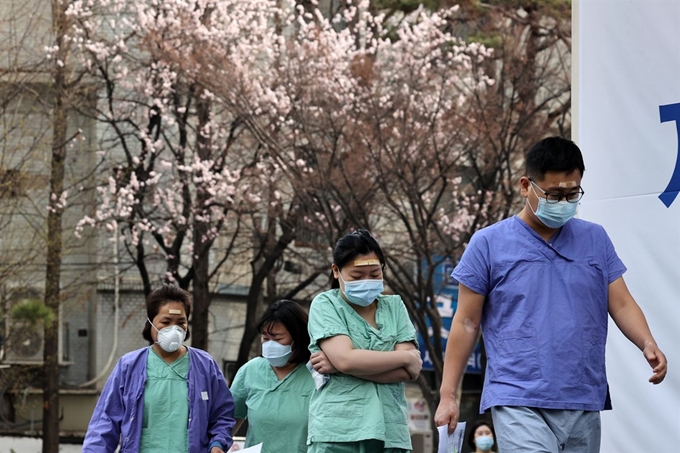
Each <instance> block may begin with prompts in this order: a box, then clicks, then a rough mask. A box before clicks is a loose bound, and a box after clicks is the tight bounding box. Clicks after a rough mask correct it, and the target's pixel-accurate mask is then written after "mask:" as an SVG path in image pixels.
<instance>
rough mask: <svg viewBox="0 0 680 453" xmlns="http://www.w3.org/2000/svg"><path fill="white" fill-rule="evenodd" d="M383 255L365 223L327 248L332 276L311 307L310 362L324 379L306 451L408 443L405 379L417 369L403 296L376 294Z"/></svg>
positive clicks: (397, 447)
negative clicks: (362, 228)
mask: <svg viewBox="0 0 680 453" xmlns="http://www.w3.org/2000/svg"><path fill="white" fill-rule="evenodd" d="M384 267H385V255H384V253H383V251H382V249H381V248H380V245H379V244H378V242H377V241H376V240H375V238H374V237H373V236H372V235H371V234H370V233H369V232H368V231H366V230H357V231H355V232H353V233H351V234H347V235H345V236H343V237H342V238H341V239H340V240H339V241H338V243H337V244H336V246H335V249H334V250H333V264H332V265H331V268H332V270H333V283H332V286H331V288H332V289H331V290H330V291H326V292H324V293H321V294H319V295H318V296H316V297H315V298H314V300H313V302H312V305H311V307H310V312H309V335H310V339H311V342H310V351H312V352H313V354H312V356H311V362H312V365H313V367H314V369H315V370H316V371H318V372H320V373H324V374H330V379H329V380H328V382H326V384H325V385H324V386H323V387H321V389H320V390H318V391H315V392H313V393H312V398H311V401H310V407H309V435H308V450H307V451H308V452H309V453H378V452H380V453H406V452H410V451H411V438H410V434H409V429H408V424H407V423H408V420H407V404H406V395H405V393H404V382H405V381H409V380H414V379H416V378H417V377H418V375H419V374H420V369H421V367H422V360H421V359H420V353H419V351H418V349H417V343H416V332H415V328H414V327H413V323H412V322H411V321H410V319H409V317H408V313H407V311H406V307H405V306H404V303H403V301H402V300H401V297H399V296H386V295H382V292H383V270H384Z"/></svg>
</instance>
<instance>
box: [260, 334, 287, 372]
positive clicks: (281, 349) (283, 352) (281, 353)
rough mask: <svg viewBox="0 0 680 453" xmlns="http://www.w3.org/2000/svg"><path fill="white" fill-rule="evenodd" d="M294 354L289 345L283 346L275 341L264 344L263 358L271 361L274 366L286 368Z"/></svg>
mask: <svg viewBox="0 0 680 453" xmlns="http://www.w3.org/2000/svg"><path fill="white" fill-rule="evenodd" d="M292 354H293V348H292V347H291V345H289V344H281V343H277V342H276V341H273V340H269V341H265V342H264V343H262V356H263V357H264V358H265V359H267V360H269V363H270V364H271V365H272V366H275V367H280V366H284V365H285V364H286V363H288V359H289V358H290V356H291V355H292Z"/></svg>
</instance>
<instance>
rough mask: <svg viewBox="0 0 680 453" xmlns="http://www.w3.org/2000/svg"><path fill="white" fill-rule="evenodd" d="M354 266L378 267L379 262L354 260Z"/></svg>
mask: <svg viewBox="0 0 680 453" xmlns="http://www.w3.org/2000/svg"><path fill="white" fill-rule="evenodd" d="M352 264H353V265H354V266H357V267H358V266H380V260H356V261H354V262H353V263H352Z"/></svg>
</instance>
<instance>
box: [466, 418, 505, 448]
mask: <svg viewBox="0 0 680 453" xmlns="http://www.w3.org/2000/svg"><path fill="white" fill-rule="evenodd" d="M468 430H469V431H468V437H467V443H468V446H469V447H470V448H471V449H472V451H473V452H474V453H489V452H490V451H498V450H497V449H496V432H495V431H494V430H493V424H492V423H491V422H489V421H486V420H477V421H476V422H474V423H473V424H471V425H470V426H469V428H468Z"/></svg>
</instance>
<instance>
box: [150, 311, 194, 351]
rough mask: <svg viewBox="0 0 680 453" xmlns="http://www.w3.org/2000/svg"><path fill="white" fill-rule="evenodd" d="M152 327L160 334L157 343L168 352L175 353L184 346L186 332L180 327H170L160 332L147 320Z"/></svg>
mask: <svg viewBox="0 0 680 453" xmlns="http://www.w3.org/2000/svg"><path fill="white" fill-rule="evenodd" d="M147 321H149V323H150V324H151V326H152V327H153V328H154V329H156V331H157V332H158V339H157V340H156V343H158V345H159V346H160V347H161V348H162V349H163V350H164V351H166V352H175V351H176V350H178V349H179V347H180V346H182V342H184V339H185V338H186V337H187V332H186V330H184V329H182V328H181V327H180V326H168V327H164V328H162V329H161V330H158V329H157V328H156V326H154V325H153V323H152V322H151V320H150V319H147Z"/></svg>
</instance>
